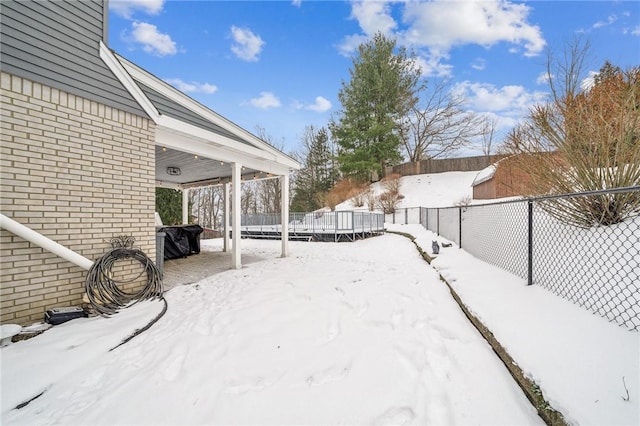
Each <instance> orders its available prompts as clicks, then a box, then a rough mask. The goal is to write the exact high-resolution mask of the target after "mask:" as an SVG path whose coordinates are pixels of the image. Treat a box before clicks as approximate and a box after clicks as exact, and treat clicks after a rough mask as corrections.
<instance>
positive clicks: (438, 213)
mask: <svg viewBox="0 0 640 426" xmlns="http://www.w3.org/2000/svg"><path fill="white" fill-rule="evenodd" d="M436 214H437V216H438V219H437V224H436V234H437V235H440V207H438V208H437V209H436Z"/></svg>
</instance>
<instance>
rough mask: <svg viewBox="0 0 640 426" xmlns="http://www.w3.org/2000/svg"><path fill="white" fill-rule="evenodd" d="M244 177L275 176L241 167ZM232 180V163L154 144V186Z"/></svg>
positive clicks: (191, 186) (177, 185) (193, 185)
mask: <svg viewBox="0 0 640 426" xmlns="http://www.w3.org/2000/svg"><path fill="white" fill-rule="evenodd" d="M242 177H243V180H252V179H264V178H270V177H275V175H274V174H271V173H266V172H262V171H261V170H256V169H252V168H248V167H243V169H242ZM230 180H231V164H230V163H228V162H225V161H222V160H217V159H213V158H207V157H203V156H202V155H196V154H190V153H187V152H184V151H178V150H175V149H171V148H167V147H161V146H159V145H157V146H156V185H157V186H162V187H180V188H193V187H198V186H206V185H218V184H223V183H226V182H229V181H230Z"/></svg>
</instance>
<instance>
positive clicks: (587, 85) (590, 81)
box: [580, 71, 599, 91]
mask: <svg viewBox="0 0 640 426" xmlns="http://www.w3.org/2000/svg"><path fill="white" fill-rule="evenodd" d="M598 74H599V73H598V72H597V71H589V74H588V75H587V76H586V77H585V78H584V79H583V80H582V81H581V82H580V88H581V89H582V90H584V91H588V90H591V88H592V87H593V85H594V84H595V83H596V77H597V76H598Z"/></svg>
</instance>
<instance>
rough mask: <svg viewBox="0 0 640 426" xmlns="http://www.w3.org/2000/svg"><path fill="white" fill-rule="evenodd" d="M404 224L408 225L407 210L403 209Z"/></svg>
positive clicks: (406, 208)
mask: <svg viewBox="0 0 640 426" xmlns="http://www.w3.org/2000/svg"><path fill="white" fill-rule="evenodd" d="M404 224H405V225H408V224H409V208H408V207H405V209H404Z"/></svg>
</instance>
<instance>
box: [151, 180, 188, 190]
mask: <svg viewBox="0 0 640 426" xmlns="http://www.w3.org/2000/svg"><path fill="white" fill-rule="evenodd" d="M156 187H157V188H171V189H179V190H182V185H180V184H179V183H172V182H164V181H161V180H156Z"/></svg>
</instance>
